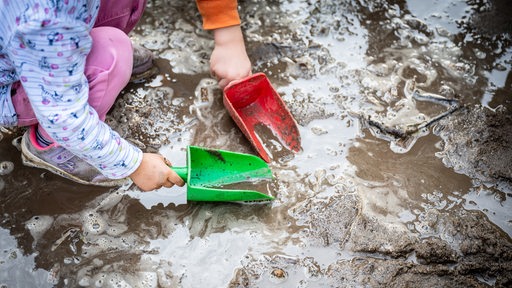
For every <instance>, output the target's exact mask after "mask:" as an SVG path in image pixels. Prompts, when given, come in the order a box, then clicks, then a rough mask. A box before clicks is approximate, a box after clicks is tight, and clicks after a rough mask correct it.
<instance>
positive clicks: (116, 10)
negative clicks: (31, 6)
mask: <svg viewBox="0 0 512 288" xmlns="http://www.w3.org/2000/svg"><path fill="white" fill-rule="evenodd" d="M146 1H147V0H121V1H109V0H101V5H100V11H99V13H98V17H97V18H96V22H95V23H94V28H93V29H92V30H91V38H92V48H91V51H90V53H89V55H88V56H87V59H86V62H85V71H84V74H85V76H86V77H87V80H88V82H89V105H91V106H92V107H93V108H94V109H95V110H96V112H97V113H98V115H99V117H100V119H101V120H102V121H103V120H105V117H106V115H107V112H108V111H109V110H110V108H111V107H112V105H113V104H114V101H115V100H116V98H117V96H118V95H119V93H120V92H121V90H122V89H123V88H124V87H125V86H126V84H128V81H129V80H130V76H131V71H132V65H133V52H132V44H131V41H130V39H129V38H128V36H127V33H128V32H130V31H131V30H132V29H133V28H134V27H135V25H136V24H137V22H138V21H139V19H140V18H141V16H142V13H143V12H144V8H145V6H146ZM13 88H14V89H16V92H15V94H14V95H13V97H12V102H13V105H14V108H15V109H16V113H17V114H18V125H19V126H29V125H34V124H37V123H38V121H37V118H36V116H35V114H34V111H33V110H32V106H31V105H30V102H29V101H28V98H27V94H26V93H25V90H24V89H23V87H22V86H21V85H20V84H19V82H16V83H14V85H13ZM40 132H41V133H42V134H43V136H44V137H45V138H47V139H52V138H51V137H50V136H49V135H48V134H47V133H46V132H45V131H42V129H41V130H40Z"/></svg>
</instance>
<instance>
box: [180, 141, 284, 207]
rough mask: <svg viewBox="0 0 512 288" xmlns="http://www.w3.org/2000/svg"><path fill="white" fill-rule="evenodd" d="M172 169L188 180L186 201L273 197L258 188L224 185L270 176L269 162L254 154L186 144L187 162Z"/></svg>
mask: <svg viewBox="0 0 512 288" xmlns="http://www.w3.org/2000/svg"><path fill="white" fill-rule="evenodd" d="M171 169H173V170H174V171H175V172H176V173H177V174H178V175H179V176H180V177H181V178H182V179H183V180H184V181H185V182H186V183H187V200H189V201H223V202H251V201H270V200H273V199H274V197H272V196H270V195H267V194H264V193H261V192H258V191H253V190H240V189H228V187H226V186H229V185H232V184H236V183H239V184H238V185H237V186H240V185H241V184H243V183H244V182H245V183H248V184H250V183H254V182H255V181H257V180H262V179H272V171H271V170H270V168H269V167H268V164H267V163H265V161H263V160H262V159H261V158H259V157H257V156H254V155H250V154H243V153H235V152H231V151H224V150H217V149H209V148H202V147H197V146H189V147H188V148H187V166H186V167H171Z"/></svg>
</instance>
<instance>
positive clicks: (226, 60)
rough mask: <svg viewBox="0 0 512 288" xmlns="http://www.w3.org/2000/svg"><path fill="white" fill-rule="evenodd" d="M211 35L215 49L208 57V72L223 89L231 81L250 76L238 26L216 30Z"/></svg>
mask: <svg viewBox="0 0 512 288" xmlns="http://www.w3.org/2000/svg"><path fill="white" fill-rule="evenodd" d="M213 33H214V38H215V48H214V49H213V52H212V55H211V57H210V70H211V73H212V75H213V76H214V77H216V78H217V80H218V81H219V86H220V88H221V89H224V87H226V86H227V85H228V84H229V83H230V82H231V81H233V80H238V79H241V78H244V77H247V76H249V75H251V61H250V60H249V57H248V56H247V53H246V52H245V44H244V38H243V36H242V30H241V29H240V26H239V25H235V26H229V27H225V28H218V29H215V30H214V32H213Z"/></svg>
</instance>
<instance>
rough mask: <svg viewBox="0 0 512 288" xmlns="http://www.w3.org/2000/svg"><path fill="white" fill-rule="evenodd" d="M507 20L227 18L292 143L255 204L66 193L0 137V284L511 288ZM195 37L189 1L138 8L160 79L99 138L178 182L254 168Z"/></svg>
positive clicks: (325, 11) (401, 7)
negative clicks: (201, 155)
mask: <svg viewBox="0 0 512 288" xmlns="http://www.w3.org/2000/svg"><path fill="white" fill-rule="evenodd" d="M338 2H339V1H338ZM509 6H510V5H507V4H506V1H487V2H480V1H448V2H443V1H434V3H433V4H429V5H428V6H425V3H424V2H421V1H400V2H392V3H391V2H386V1H346V2H342V3H336V1H335V3H333V2H325V1H316V2H308V1H295V0H291V1H282V2H260V1H241V2H240V13H241V15H242V17H243V28H244V33H245V36H246V40H247V49H248V51H249V54H250V57H251V60H252V62H253V64H254V72H264V73H266V74H267V75H268V77H269V79H270V81H271V82H272V83H273V84H274V87H275V88H276V90H277V91H278V93H279V94H280V95H281V96H282V98H283V100H284V101H285V102H286V104H287V106H288V108H289V109H290V111H291V112H292V114H293V115H294V117H295V118H296V120H297V122H298V124H299V130H300V134H301V139H302V151H301V152H299V153H296V154H291V155H290V154H289V153H281V152H283V150H280V147H279V143H278V142H279V141H277V140H276V139H274V140H275V141H273V142H271V143H270V144H269V145H268V146H267V149H269V150H274V155H273V156H274V158H273V162H272V163H271V164H270V166H271V168H272V171H273V176H274V179H273V180H272V182H271V183H268V184H267V185H266V186H265V189H268V190H269V193H271V194H272V195H273V196H275V197H276V200H274V201H273V202H272V203H270V204H263V205H241V204H236V203H186V200H185V199H186V190H185V189H184V188H171V189H160V190H159V191H155V192H151V193H142V192H139V191H137V190H136V189H134V188H133V187H130V186H126V187H121V188H119V189H112V190H109V189H102V188H95V187H88V186H81V185H77V184H74V183H72V182H69V181H66V180H63V179H61V178H59V177H58V176H54V175H51V174H50V173H46V172H44V171H43V170H39V169H32V168H28V167H24V166H23V165H22V164H21V161H20V157H19V152H18V151H17V149H16V148H15V147H14V146H13V145H11V141H12V140H14V139H15V138H16V137H17V136H20V135H22V133H23V130H21V129H18V130H13V131H8V130H2V138H1V141H0V146H1V149H0V162H2V165H0V167H2V169H3V170H2V171H3V172H2V173H1V175H0V197H1V199H2V202H1V206H0V207H1V212H2V218H1V221H0V223H1V228H0V243H1V248H2V250H1V254H0V255H1V256H0V268H1V269H0V271H1V272H0V284H1V285H3V286H4V287H33V286H37V287H53V286H57V287H203V286H205V285H207V286H208V287H353V286H371V287H396V286H400V287H403V286H415V285H417V283H422V285H424V286H431V287H440V286H450V287H468V286H476V287H485V286H497V287H507V286H510V284H511V281H512V279H511V276H510V275H511V273H510V272H511V267H512V264H511V260H512V254H511V251H512V242H511V238H510V236H511V235H512V224H511V221H512V214H511V212H510V211H512V210H511V208H512V207H511V205H512V204H511V200H510V198H511V197H512V188H511V187H512V185H511V183H512V181H511V179H512V173H511V171H510V165H508V163H510V160H512V159H510V157H511V155H512V153H510V148H509V147H511V145H510V141H511V140H510V139H512V137H508V136H509V135H510V133H511V132H510V131H512V130H511V129H510V124H508V123H511V122H510V121H509V120H510V115H511V112H510V111H511V110H510V109H511V108H512V106H511V105H510V95H511V94H512V87H511V85H510V84H511V81H510V77H511V76H510V75H511V73H510V71H511V66H512V58H511V57H512V51H511V38H510V37H511V36H510V33H511V30H512V24H511V23H510V17H508V16H507V15H510V13H508V14H507V11H509V10H510V9H509V8H508V7H509ZM507 9H508V10H507ZM197 17H198V15H197V12H196V10H195V6H194V3H193V1H192V2H191V1H149V3H148V9H147V12H146V15H145V18H144V19H145V20H144V21H142V22H141V23H140V24H139V26H138V29H137V30H136V31H135V32H134V33H133V34H132V35H131V36H132V39H133V40H134V41H136V42H138V43H140V44H142V45H144V46H146V47H148V48H150V49H152V50H153V51H154V52H155V54H157V55H158V56H159V57H160V58H159V59H158V61H157V64H158V68H159V71H160V72H159V75H158V76H156V77H155V78H154V79H151V81H148V82H146V83H140V84H137V85H132V86H130V87H128V88H127V89H126V90H125V91H124V93H123V95H121V97H120V99H119V101H118V102H117V103H116V105H115V107H114V109H113V110H112V111H111V114H110V116H109V117H108V119H107V121H108V123H109V124H110V125H112V126H113V127H115V129H116V130H118V131H119V132H120V133H121V135H123V136H124V137H126V138H128V139H130V140H131V141H133V142H134V143H136V144H137V145H139V146H140V147H141V148H142V149H144V150H145V151H159V152H160V153H162V154H163V155H165V157H166V158H168V159H171V161H172V162H173V164H174V165H175V166H185V164H186V147H187V146H188V145H196V146H204V147H209V148H214V149H224V150H232V151H236V152H242V153H252V154H254V153H255V151H254V150H253V149H252V148H251V146H250V144H249V142H248V141H247V140H246V139H245V137H244V136H243V134H242V133H241V132H240V130H239V129H238V128H237V127H236V125H235V124H234V122H233V120H231V118H230V117H229V115H228V113H227V112H226V111H225V109H224V107H223V104H222V99H221V91H220V90H219V89H218V88H217V87H216V83H215V81H214V80H212V79H210V78H209V73H208V61H207V59H208V55H209V51H210V49H211V48H212V43H211V35H210V34H209V33H206V32H204V31H201V29H200V22H199V18H197ZM507 25H508V26H507ZM507 27H508V28H507ZM418 95H422V96H424V97H418ZM500 105H501V106H500ZM263 134H265V135H266V134H268V133H266V132H265V133H263ZM12 167H13V168H12ZM11 168H12V171H10V170H11Z"/></svg>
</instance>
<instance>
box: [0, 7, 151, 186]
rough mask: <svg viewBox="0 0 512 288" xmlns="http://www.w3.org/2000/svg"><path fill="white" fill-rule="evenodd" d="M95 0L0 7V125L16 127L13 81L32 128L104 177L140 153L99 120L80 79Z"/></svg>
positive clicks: (119, 174)
mask: <svg viewBox="0 0 512 288" xmlns="http://www.w3.org/2000/svg"><path fill="white" fill-rule="evenodd" d="M99 5H100V1H99V0H49V1H22V0H1V1H0V17H1V18H0V19H1V20H0V125H2V126H16V124H17V118H16V112H15V110H14V108H13V105H12V101H11V85H12V84H13V83H14V82H16V81H21V84H22V85H23V88H24V89H25V91H26V93H27V96H28V98H29V100H30V103H31V105H32V109H33V110H34V112H35V114H36V117H37V119H38V121H39V124H40V125H42V127H44V129H45V130H46V131H47V132H48V133H49V134H50V135H51V136H52V137H53V139H54V140H55V141H56V142H57V143H58V144H60V145H62V146H63V147H65V148H66V149H68V150H69V151H71V152H72V153H73V154H75V155H77V156H79V157H81V158H82V159H84V160H86V161H87V162H89V163H90V164H92V165H94V166H95V167H97V168H98V170H100V171H101V172H102V173H103V174H104V175H105V176H107V177H109V178H112V179H119V178H124V177H126V176H128V175H130V174H131V173H132V172H133V171H135V169H136V168H137V167H138V166H139V164H140V162H141V160H142V151H141V150H140V149H138V148H137V147H135V146H133V145H132V144H130V143H128V142H127V141H126V140H124V139H122V138H121V137H120V136H119V134H118V133H117V132H115V131H113V130H112V129H111V128H110V127H109V126H108V125H106V124H105V123H103V122H102V121H100V120H99V118H98V115H97V113H96V111H95V110H94V109H93V108H92V107H91V106H89V104H88V102H87V101H88V92H89V87H88V83H87V79H86V77H85V75H84V67H85V59H86V57H87V54H88V53H89V51H90V49H91V44H92V41H91V37H90V35H89V32H90V31H91V29H92V27H93V24H94V21H95V19H96V16H97V14H98V10H99Z"/></svg>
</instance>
